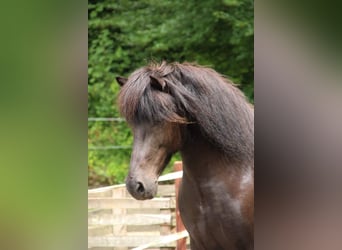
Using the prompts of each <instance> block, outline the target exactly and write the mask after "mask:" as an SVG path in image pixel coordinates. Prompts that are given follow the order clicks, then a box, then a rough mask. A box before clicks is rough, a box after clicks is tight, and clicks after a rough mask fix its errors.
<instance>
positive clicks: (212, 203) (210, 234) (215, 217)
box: [179, 178, 248, 249]
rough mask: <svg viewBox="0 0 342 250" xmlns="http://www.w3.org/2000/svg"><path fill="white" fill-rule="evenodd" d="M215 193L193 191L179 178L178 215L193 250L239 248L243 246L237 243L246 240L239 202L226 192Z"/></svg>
mask: <svg viewBox="0 0 342 250" xmlns="http://www.w3.org/2000/svg"><path fill="white" fill-rule="evenodd" d="M217 185H218V184H217ZM219 190H220V191H217V192H216V194H214V193H211V195H209V196H208V194H209V193H210V192H211V191H210V190H205V191H207V193H206V194H204V193H203V192H205V191H204V190H201V189H196V188H195V187H194V186H193V185H191V182H188V181H187V179H186V178H185V179H183V183H182V186H181V190H180V195H179V199H180V200H179V204H180V212H181V217H182V220H183V223H184V225H185V227H186V229H187V230H188V231H189V234H190V237H191V241H192V242H193V243H192V246H193V245H195V244H196V246H197V247H193V249H239V248H236V245H238V244H240V245H244V242H242V243H239V242H240V241H245V239H246V235H245V232H246V229H245V222H244V220H243V216H242V215H241V203H240V201H239V200H236V199H233V198H232V197H230V195H229V193H228V191H227V190H226V189H224V188H221V189H219ZM208 192H209V193H208ZM204 196H205V197H204ZM241 249H248V248H244V247H242V248H241Z"/></svg>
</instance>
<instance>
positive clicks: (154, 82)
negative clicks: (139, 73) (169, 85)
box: [150, 76, 166, 91]
mask: <svg viewBox="0 0 342 250" xmlns="http://www.w3.org/2000/svg"><path fill="white" fill-rule="evenodd" d="M150 78H151V86H152V87H153V88H155V89H157V90H160V91H164V90H165V87H166V83H165V80H164V79H162V78H159V77H155V76H150Z"/></svg>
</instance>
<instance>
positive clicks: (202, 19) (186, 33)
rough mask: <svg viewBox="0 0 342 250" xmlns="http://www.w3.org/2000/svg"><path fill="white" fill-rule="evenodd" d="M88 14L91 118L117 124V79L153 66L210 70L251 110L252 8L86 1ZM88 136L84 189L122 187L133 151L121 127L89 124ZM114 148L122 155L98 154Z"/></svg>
mask: <svg viewBox="0 0 342 250" xmlns="http://www.w3.org/2000/svg"><path fill="white" fill-rule="evenodd" d="M88 9H89V12H88V15H89V24H88V26H89V29H88V34H89V35H88V36H89V37H88V47H89V55H88V61H89V63H88V75H89V77H88V116H89V117H119V113H118V110H117V106H116V97H117V93H118V90H119V88H118V85H117V83H116V82H115V77H116V76H119V75H123V76H127V75H129V73H131V72H132V71H133V70H135V69H136V68H138V67H141V66H144V65H146V64H147V63H148V62H150V61H151V60H154V61H162V60H166V61H168V62H172V61H179V62H183V61H189V62H197V63H198V64H201V65H207V66H210V67H212V68H214V69H215V70H217V71H218V72H220V73H221V74H224V75H226V76H228V77H229V78H230V79H231V80H232V81H233V82H235V83H236V84H238V85H239V87H240V88H241V89H242V90H243V91H244V92H245V94H246V95H247V97H248V98H249V99H250V101H251V102H253V99H254V94H253V93H254V87H253V86H254V84H253V75H254V69H253V60H254V59H253V53H254V51H253V43H254V31H253V1H250V0H223V1H217V0H208V1H196V0H188V1H180V0H176V1H175V0H164V1H159V0H140V1H132V0H121V1H120V0H119V1H118V0H116V1H110V0H103V1H94V0H90V1H89V2H88ZM88 131H89V132H88V143H89V161H88V162H89V163H88V168H89V186H91V187H95V186H100V185H108V184H114V183H121V182H123V181H124V177H125V174H126V172H127V167H128V164H129V158H130V153H131V149H130V145H131V144H132V135H131V132H130V129H129V128H128V127H127V125H126V123H125V122H120V121H111V122H109V121H89V122H88ZM113 145H115V146H124V147H123V148H116V149H106V150H105V149H100V148H98V147H99V146H113ZM125 146H126V147H125Z"/></svg>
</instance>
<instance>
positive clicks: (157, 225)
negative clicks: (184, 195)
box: [88, 162, 189, 250]
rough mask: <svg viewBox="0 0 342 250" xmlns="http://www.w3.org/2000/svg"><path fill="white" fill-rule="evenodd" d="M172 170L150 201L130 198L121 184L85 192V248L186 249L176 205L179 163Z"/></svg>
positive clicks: (96, 249) (179, 171)
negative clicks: (86, 214) (86, 220)
mask: <svg viewBox="0 0 342 250" xmlns="http://www.w3.org/2000/svg"><path fill="white" fill-rule="evenodd" d="M174 169H175V171H176V172H174V173H171V174H167V175H164V176H161V177H160V178H159V183H158V193H157V196H156V198H154V199H152V200H146V201H138V200H135V199H133V198H132V197H131V196H130V194H129V193H128V192H127V191H126V187H125V185H124V184H122V185H115V186H109V187H102V188H97V189H91V190H88V249H93V250H100V249H101V250H102V249H103V250H109V249H110V250H128V249H131V250H143V249H150V250H152V249H153V250H156V249H158V250H159V249H162V250H171V249H172V250H174V249H176V250H186V249H187V248H188V243H189V239H188V233H187V231H186V230H185V228H184V226H183V223H182V222H181V219H180V216H179V211H178V204H177V195H178V189H179V184H180V180H181V179H180V178H181V176H182V172H181V169H182V163H181V162H176V163H175V165H174ZM170 182H171V184H170ZM166 183H167V184H166Z"/></svg>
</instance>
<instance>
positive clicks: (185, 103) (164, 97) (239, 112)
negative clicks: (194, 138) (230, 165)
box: [119, 62, 254, 159]
mask: <svg viewBox="0 0 342 250" xmlns="http://www.w3.org/2000/svg"><path fill="white" fill-rule="evenodd" d="M150 76H155V77H159V78H163V79H164V80H165V82H166V85H167V88H166V90H165V92H163V91H158V90H155V89H153V88H152V87H151V79H150ZM119 104H120V105H119V106H120V111H121V113H122V115H123V116H125V118H126V119H127V120H128V121H129V122H131V123H139V122H150V123H157V122H162V121H168V122H177V123H186V122H189V123H195V125H196V126H199V127H200V130H201V131H202V133H203V135H204V136H205V137H207V138H208V139H209V140H210V141H211V142H212V143H214V144H215V145H217V146H218V147H220V148H221V149H222V150H224V151H225V152H226V153H227V154H228V155H229V156H230V157H235V158H243V159H246V158H252V157H253V155H254V114H253V109H252V108H251V106H250V105H249V104H248V102H247V101H246V98H245V96H244V95H243V93H242V92H241V91H240V90H239V89H237V88H236V87H235V86H234V85H233V84H232V83H231V82H230V81H229V80H228V79H226V78H225V77H223V76H222V75H220V74H219V73H217V72H216V71H214V70H212V69H210V68H206V67H202V66H198V65H195V64H190V63H183V64H180V63H172V64H167V63H165V62H163V63H161V64H156V63H154V64H150V65H148V66H146V67H143V68H141V69H138V70H136V71H135V72H133V73H132V75H131V76H130V77H129V79H128V82H127V83H126V84H125V85H124V87H123V88H122V90H121V91H120V95H119Z"/></svg>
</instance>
